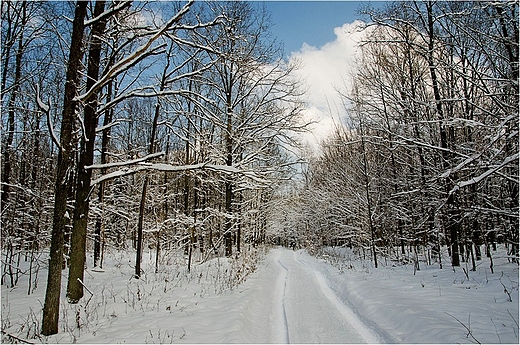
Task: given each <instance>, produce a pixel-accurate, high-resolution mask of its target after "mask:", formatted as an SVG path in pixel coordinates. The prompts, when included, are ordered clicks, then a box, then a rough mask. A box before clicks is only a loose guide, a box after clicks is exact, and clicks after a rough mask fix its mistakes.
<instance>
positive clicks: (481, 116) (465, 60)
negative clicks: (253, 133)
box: [300, 1, 519, 269]
mask: <svg viewBox="0 0 520 345" xmlns="http://www.w3.org/2000/svg"><path fill="white" fill-rule="evenodd" d="M372 20H373V25H370V26H369V27H368V28H367V31H366V32H367V36H366V41H365V42H363V44H362V47H361V49H362V60H361V61H360V64H359V70H358V71H357V73H356V75H355V79H354V83H353V86H352V87H351V89H350V90H349V91H348V92H347V93H346V94H345V95H344V97H345V101H346V104H347V106H348V114H349V120H348V121H347V122H346V128H344V129H341V130H339V131H338V132H337V133H335V134H333V135H332V136H331V138H330V139H329V140H328V141H326V142H325V143H324V144H323V145H322V150H323V153H322V155H321V156H320V157H319V158H318V159H317V160H316V161H315V162H312V163H311V164H310V166H309V171H310V176H311V178H310V179H309V180H308V182H307V187H306V189H305V191H304V192H303V199H304V200H303V201H302V203H303V204H302V205H301V206H300V207H302V208H303V209H304V210H310V209H312V210H313V211H315V212H316V210H317V209H318V210H319V211H318V215H319V216H318V218H320V219H321V220H320V222H319V224H316V225H315V226H310V228H311V229H319V230H316V231H317V232H318V233H319V234H320V236H321V237H325V238H327V240H328V241H329V243H330V241H332V240H336V239H341V240H342V241H345V240H346V241H347V244H350V245H357V246H361V247H362V248H366V249H370V250H371V251H372V252H373V253H372V254H373V258H374V260H376V253H385V254H392V255H395V256H399V255H400V254H404V253H405V250H404V249H405V246H408V247H409V248H410V251H409V252H411V253H414V255H413V260H414V262H415V263H416V268H417V269H419V266H418V260H417V253H418V252H421V251H424V252H426V253H427V257H428V258H429V259H432V258H433V259H438V260H439V263H440V264H441V266H442V262H441V261H440V260H441V256H440V255H437V254H438V253H439V249H440V246H441V245H447V246H448V250H449V253H450V255H451V264H452V265H453V266H458V265H460V260H463V261H465V262H468V261H470V260H471V262H472V267H473V269H475V260H477V259H478V258H479V257H480V255H481V253H480V251H479V248H480V245H481V244H486V248H487V254H488V255H491V252H490V246H491V245H492V244H494V243H496V242H497V241H500V242H504V243H505V244H506V245H507V246H508V248H509V255H510V257H511V260H513V261H515V262H518V255H519V253H518V231H517V229H518V116H519V114H518V100H519V99H518V40H517V38H518V3H514V2H513V3H487V2H430V1H424V2H396V3H392V4H391V5H390V4H389V5H388V7H387V8H386V9H385V10H384V11H381V12H380V13H375V12H373V13H372ZM336 162H337V163H336ZM338 191H339V192H338ZM317 198H320V199H319V200H329V201H327V202H324V203H319V204H316V202H315V200H316V199H317ZM307 204H308V206H307ZM311 205H313V206H311ZM316 207H317V208H316ZM362 215H366V217H362ZM315 218H316V215H314V214H312V213H307V216H306V219H305V222H307V223H312V222H316V220H315ZM512 229H516V230H515V231H512ZM354 239H356V240H354ZM398 247H399V248H400V251H399V252H396V253H394V252H393V251H394V248H398ZM375 262H376V265H377V261H375Z"/></svg>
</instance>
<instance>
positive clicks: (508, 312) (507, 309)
mask: <svg viewBox="0 0 520 345" xmlns="http://www.w3.org/2000/svg"><path fill="white" fill-rule="evenodd" d="M506 310H507V313H508V314H509V316H511V318H512V319H513V321H514V322H515V323H516V328H518V321H516V319H515V317H514V316H513V314H511V312H510V311H509V309H506Z"/></svg>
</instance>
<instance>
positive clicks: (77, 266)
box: [67, 1, 106, 303]
mask: <svg viewBox="0 0 520 345" xmlns="http://www.w3.org/2000/svg"><path fill="white" fill-rule="evenodd" d="M104 11H105V1H96V5H95V8H94V17H97V16H99V15H101V14H102V13H103V12H104ZM105 24H106V20H99V21H97V22H96V23H94V25H93V27H92V33H91V43H90V49H89V56H88V67H87V90H90V89H91V88H92V87H93V86H94V84H95V83H96V81H97V80H98V76H99V63H100V59H101V36H102V35H103V33H104V31H105ZM97 95H98V92H94V93H93V94H92V96H91V97H90V98H88V99H87V101H86V105H85V110H84V119H83V126H84V131H85V132H84V133H83V135H82V137H81V138H82V139H81V150H80V155H79V164H78V179H77V185H76V203H75V209H74V222H73V226H72V234H71V247H70V269H69V280H68V285H67V299H68V300H69V303H77V302H78V301H79V299H80V298H81V297H83V285H82V284H80V280H81V281H83V272H84V267H85V259H86V254H85V251H86V242H87V223H88V213H89V208H90V198H89V196H90V180H91V178H92V170H91V169H85V167H86V166H89V165H92V163H93V162H94V143H95V141H96V127H97V124H98V121H97V105H98V99H97Z"/></svg>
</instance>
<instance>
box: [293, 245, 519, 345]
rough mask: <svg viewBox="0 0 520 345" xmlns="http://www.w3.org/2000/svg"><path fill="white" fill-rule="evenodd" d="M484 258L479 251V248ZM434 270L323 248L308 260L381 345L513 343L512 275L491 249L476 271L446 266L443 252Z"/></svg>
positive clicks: (514, 268)
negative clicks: (377, 261) (383, 343)
mask: <svg viewBox="0 0 520 345" xmlns="http://www.w3.org/2000/svg"><path fill="white" fill-rule="evenodd" d="M482 253H484V248H482ZM443 254H444V255H443V260H444V268H443V269H440V268H439V264H438V263H432V264H431V265H426V263H425V262H420V265H419V268H420V270H418V271H415V272H414V265H413V263H409V264H400V263H399V262H397V261H390V260H387V261H386V262H385V260H382V262H380V265H379V268H377V269H375V268H374V266H373V263H372V261H370V257H369V256H365V258H363V255H362V254H361V255H360V253H355V252H354V251H352V250H349V249H347V248H323V249H321V250H320V251H319V252H318V253H317V254H316V257H318V258H319V261H320V262H319V263H316V259H315V258H314V257H310V256H308V255H307V254H301V255H302V258H301V260H302V261H303V262H305V263H306V264H308V265H318V270H320V271H322V272H324V274H325V276H326V277H327V280H328V283H329V284H330V286H331V287H332V289H333V290H334V291H335V293H336V294H337V295H338V296H339V297H340V299H341V300H342V301H343V302H344V303H345V304H347V305H350V306H351V308H352V309H353V310H354V311H355V312H356V313H357V314H358V316H359V317H360V318H361V319H362V320H363V321H364V322H365V323H366V324H367V325H368V326H369V327H372V329H374V331H376V332H377V333H379V334H381V335H382V338H383V339H386V341H387V342H391V343H514V344H518V343H519V335H518V331H519V327H518V321H519V312H518V306H519V290H518V282H519V271H518V265H517V264H516V263H511V262H510V261H509V260H508V258H507V251H506V249H505V248H503V247H502V246H499V248H498V249H497V251H496V252H492V261H493V266H494V267H493V270H494V273H491V268H490V264H491V260H490V259H489V258H488V257H486V256H485V255H483V259H482V260H481V261H477V268H476V271H471V265H470V263H466V262H461V266H460V267H454V268H453V267H451V266H450V262H449V257H448V255H447V253H446V252H444V253H443Z"/></svg>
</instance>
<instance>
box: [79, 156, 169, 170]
mask: <svg viewBox="0 0 520 345" xmlns="http://www.w3.org/2000/svg"><path fill="white" fill-rule="evenodd" d="M164 154H165V153H164V152H157V153H152V154H150V155H146V156H144V157H140V158H136V159H132V160H129V161H124V162H112V163H106V164H93V165H89V166H86V167H85V169H109V168H116V167H123V166H130V165H135V164H138V163H142V162H145V161H147V160H149V159H153V158H157V157H161V156H163V155H164Z"/></svg>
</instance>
